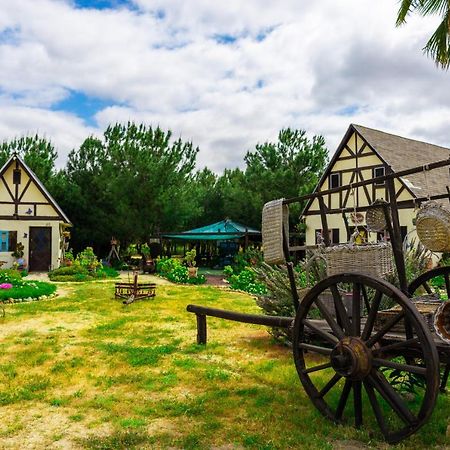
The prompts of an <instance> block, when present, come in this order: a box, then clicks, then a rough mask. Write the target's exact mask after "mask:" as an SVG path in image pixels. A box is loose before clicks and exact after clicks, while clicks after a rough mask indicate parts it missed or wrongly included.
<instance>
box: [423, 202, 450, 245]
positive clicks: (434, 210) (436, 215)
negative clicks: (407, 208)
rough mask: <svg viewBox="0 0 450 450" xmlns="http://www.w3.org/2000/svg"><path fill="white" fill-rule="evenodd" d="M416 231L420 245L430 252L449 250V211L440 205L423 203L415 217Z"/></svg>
mask: <svg viewBox="0 0 450 450" xmlns="http://www.w3.org/2000/svg"><path fill="white" fill-rule="evenodd" d="M416 230H417V236H418V237H419V240H420V242H421V243H422V245H423V246H424V247H425V248H427V249H428V250H431V251H432V252H446V251H449V250H450V211H448V210H447V209H446V208H444V207H443V206H442V205H441V204H440V203H438V202H435V201H429V202H427V203H425V204H424V205H423V206H422V207H421V209H420V210H419V212H418V213H417V216H416Z"/></svg>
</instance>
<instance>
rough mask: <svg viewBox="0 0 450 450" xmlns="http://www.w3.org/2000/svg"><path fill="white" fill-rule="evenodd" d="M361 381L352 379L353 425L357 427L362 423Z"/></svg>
mask: <svg viewBox="0 0 450 450" xmlns="http://www.w3.org/2000/svg"><path fill="white" fill-rule="evenodd" d="M361 385H362V383H361V381H359V380H357V381H353V407H354V409H355V427H356V428H359V427H360V426H361V425H362V423H363V417H362V398H361Z"/></svg>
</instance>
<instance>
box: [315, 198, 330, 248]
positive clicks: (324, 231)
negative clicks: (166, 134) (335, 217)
mask: <svg viewBox="0 0 450 450" xmlns="http://www.w3.org/2000/svg"><path fill="white" fill-rule="evenodd" d="M318 200H319V207H320V219H321V220H322V238H323V241H324V242H325V245H326V246H327V247H329V246H330V244H331V241H330V232H329V230H328V220H327V213H326V207H325V202H324V201H323V196H321V195H320V196H319V197H318Z"/></svg>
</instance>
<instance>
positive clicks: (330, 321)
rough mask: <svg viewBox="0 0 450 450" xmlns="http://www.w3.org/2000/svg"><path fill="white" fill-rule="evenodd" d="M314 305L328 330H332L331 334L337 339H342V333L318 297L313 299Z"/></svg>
mask: <svg viewBox="0 0 450 450" xmlns="http://www.w3.org/2000/svg"><path fill="white" fill-rule="evenodd" d="M314 302H315V304H316V305H317V307H318V308H319V310H320V312H321V314H322V316H323V318H324V319H325V320H326V321H327V323H328V325H329V326H330V328H331V329H332V330H333V333H334V334H335V335H336V336H337V337H338V338H339V339H342V338H343V337H344V331H343V330H342V328H341V327H340V326H339V325H338V323H337V322H336V321H335V320H334V318H333V316H332V315H331V314H330V312H329V311H328V309H327V308H326V306H325V305H324V304H323V302H322V300H320V298H319V297H317V298H316V299H315V301H314Z"/></svg>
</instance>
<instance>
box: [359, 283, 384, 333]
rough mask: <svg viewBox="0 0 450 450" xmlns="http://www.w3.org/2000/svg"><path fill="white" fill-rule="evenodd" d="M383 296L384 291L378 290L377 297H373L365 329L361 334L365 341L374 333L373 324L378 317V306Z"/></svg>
mask: <svg viewBox="0 0 450 450" xmlns="http://www.w3.org/2000/svg"><path fill="white" fill-rule="evenodd" d="M382 298H383V293H382V292H380V291H377V293H376V294H375V298H374V299H373V303H372V306H371V308H370V311H369V315H368V316H367V321H366V325H365V326H364V330H363V332H362V334H361V339H362V340H363V341H365V340H367V339H368V338H369V336H370V335H371V334H372V330H373V326H374V324H375V319H376V317H377V313H378V308H379V307H380V303H381V299H382Z"/></svg>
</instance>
